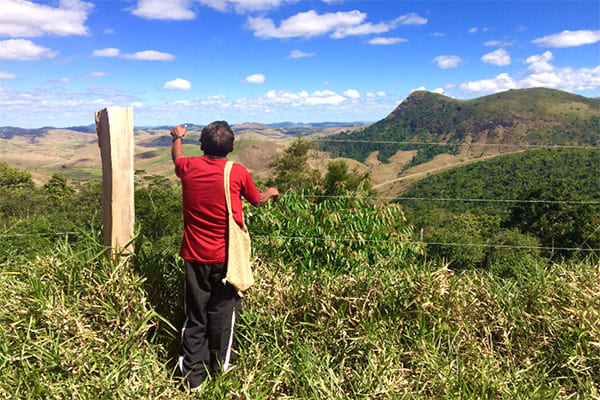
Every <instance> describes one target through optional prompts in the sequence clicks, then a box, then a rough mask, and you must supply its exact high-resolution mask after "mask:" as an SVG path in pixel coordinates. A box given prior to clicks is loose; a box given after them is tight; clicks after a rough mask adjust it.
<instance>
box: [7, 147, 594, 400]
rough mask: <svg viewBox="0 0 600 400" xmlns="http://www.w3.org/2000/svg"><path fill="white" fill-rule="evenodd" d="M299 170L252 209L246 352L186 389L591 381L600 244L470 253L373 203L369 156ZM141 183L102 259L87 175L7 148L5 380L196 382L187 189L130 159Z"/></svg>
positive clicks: (514, 386) (347, 391)
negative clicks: (187, 267)
mask: <svg viewBox="0 0 600 400" xmlns="http://www.w3.org/2000/svg"><path fill="white" fill-rule="evenodd" d="M298 147H301V150H302V149H303V151H304V153H303V151H290V152H288V153H286V154H284V156H283V158H287V159H283V158H282V159H280V160H277V161H276V162H275V165H283V164H287V163H289V164H290V165H295V166H296V167H297V168H296V170H295V171H304V172H305V173H306V176H308V177H311V176H313V175H314V174H315V173H314V171H310V170H307V169H304V168H305V163H304V161H303V160H305V159H304V155H305V154H306V153H305V152H306V151H308V149H309V147H310V146H305V144H304V143H303V142H302V141H301V140H300V139H299V140H298V142H297V143H296V147H295V150H298ZM285 173H286V172H285V171H284V170H283V169H282V170H281V171H280V173H279V174H278V175H276V177H275V179H282V180H281V181H280V182H279V183H286V182H285V181H284V180H283V177H284V174H285ZM315 176H316V175H315ZM291 178H294V176H291V177H290V179H291ZM286 179H287V178H286ZM307 183H310V186H308V185H307ZM296 184H297V185H299V187H296V188H295V189H296V190H290V191H288V192H287V193H286V194H285V195H284V196H283V197H282V198H281V199H280V200H279V202H278V203H275V204H273V203H269V204H268V205H266V206H265V207H263V208H260V209H250V208H248V209H247V210H246V216H247V217H246V222H247V223H248V225H249V227H250V231H251V233H252V236H253V248H254V256H255V257H256V260H255V263H254V266H255V275H256V278H257V283H256V285H255V286H254V287H253V288H251V289H250V291H249V292H248V293H247V295H246V296H245V298H244V304H245V310H244V312H243V314H242V320H241V322H240V331H239V334H240V335H239V338H240V351H241V357H240V358H239V361H238V362H237V364H236V365H235V367H234V369H233V370H232V371H231V372H230V373H228V374H226V375H223V376H217V377H215V378H214V379H213V380H212V381H209V382H208V384H207V385H206V386H205V388H204V390H203V392H202V393H201V394H198V395H197V397H196V398H210V399H281V398H289V399H340V400H341V399H424V398H425V399H438V398H471V399H492V398H494V399H511V400H512V399H531V398H539V399H546V398H556V399H573V398H580V399H588V398H589V399H592V398H596V397H598V396H599V395H600V393H599V391H598V385H599V384H600V378H599V375H598V371H599V370H600V347H599V346H598V343H600V297H599V293H598V287H599V285H600V269H598V266H597V260H595V259H594V258H592V257H590V258H587V259H586V258H579V259H576V258H571V259H569V260H563V261H560V262H548V260H547V259H545V258H542V257H541V255H540V254H537V253H535V252H534V253H531V252H529V251H527V249H526V248H509V249H506V248H501V247H497V248H495V249H494V250H493V251H490V250H489V248H487V247H486V248H485V249H486V251H485V254H483V255H482V254H480V253H477V252H473V254H470V257H471V258H463V260H464V262H460V263H459V262H458V261H457V260H460V258H459V257H463V256H464V254H455V255H452V254H446V255H441V256H440V257H438V256H437V255H435V254H431V253H430V252H431V251H432V250H433V248H432V247H427V246H424V245H423V244H421V240H420V237H419V236H420V235H421V233H420V232H419V230H415V229H414V227H413V224H414V222H412V220H411V216H410V215H409V214H407V215H408V218H407V217H405V214H404V212H403V208H402V207H400V205H398V204H383V205H375V204H372V203H371V202H370V201H369V197H368V196H369V195H370V192H369V179H368V176H361V175H359V174H356V173H353V172H349V171H348V170H347V167H346V168H345V167H344V166H342V165H341V164H337V163H332V164H330V166H329V168H328V172H327V174H326V175H325V176H323V177H320V176H319V177H317V179H316V180H314V181H305V182H304V184H303V183H302V181H301V180H298V181H297V183H296ZM289 187H292V186H291V185H290V186H289ZM559 189H560V188H559ZM551 193H554V192H552V191H551ZM559 193H562V192H561V191H560V190H559ZM135 196H136V219H137V229H136V238H135V248H136V254H135V255H134V256H131V257H130V258H128V259H126V260H123V261H121V262H111V261H110V260H108V259H107V258H106V257H105V249H104V247H103V246H102V245H101V244H100V240H101V239H100V236H101V235H100V223H101V221H100V220H101V218H100V214H99V210H100V204H99V202H100V197H101V196H100V186H99V184H98V183H97V182H96V183H94V182H89V183H86V184H71V185H69V184H68V183H67V182H66V180H65V179H64V177H63V176H61V175H60V174H56V175H55V176H53V178H52V180H51V182H48V184H47V185H45V186H44V187H37V186H35V185H34V184H33V182H32V180H31V176H30V175H29V174H28V173H26V172H22V171H19V170H16V169H13V168H10V167H8V166H7V165H6V164H0V212H1V214H0V227H1V228H2V230H1V232H2V234H0V249H2V254H1V255H0V304H2V305H3V307H0V398H15V399H39V398H80V399H90V398H93V399H149V398H152V399H155V398H166V399H187V398H193V395H191V394H188V393H186V392H185V391H183V390H181V389H179V387H178V386H179V382H180V379H179V378H178V377H177V375H176V373H175V371H176V366H175V359H176V355H177V349H178V329H179V328H180V327H181V322H182V309H181V304H182V303H181V295H182V292H183V289H182V287H181V278H182V276H181V275H182V271H181V264H182V261H181V260H180V259H179V258H178V257H177V256H176V254H177V251H178V246H179V240H180V237H181V230H182V225H181V224H182V223H181V209H180V207H181V206H180V202H181V194H180V189H179V187H178V186H177V185H176V184H174V183H173V182H172V181H170V180H168V179H166V178H165V177H161V176H155V175H147V174H146V173H144V172H143V171H139V172H138V174H137V178H136V191H135ZM514 213H515V214H514V215H515V218H517V216H518V215H519V214H518V213H517V211H516V210H515V212H514ZM430 217H431V218H432V219H433V218H434V217H433V216H430ZM454 217H455V216H453V215H447V218H448V219H452V218H454ZM449 227H450V225H448V226H447V228H449ZM453 227H454V229H446V228H445V227H441V228H440V230H439V232H440V236H441V237H442V238H443V236H444V235H446V236H447V235H451V234H454V233H456V232H458V233H462V234H464V235H471V236H473V235H474V232H477V233H478V234H479V235H480V236H479V237H474V239H475V241H476V243H484V244H489V242H488V240H489V239H490V238H492V237H493V238H494V239H498V238H501V240H502V243H509V244H513V243H519V244H522V243H528V244H529V245H533V246H536V245H537V243H538V239H537V238H534V237H533V236H529V235H526V234H524V233H520V232H518V231H516V230H515V229H514V228H513V229H508V228H506V227H504V226H501V219H500V217H499V216H490V215H486V214H480V215H475V214H471V215H470V217H469V218H460V219H458V220H455V222H454V225H453ZM444 229H446V230H444ZM71 231H72V232H74V233H68V234H67V233H65V232H71ZM57 232H62V233H64V234H60V235H54V234H55V233H57ZM24 235H27V236H24ZM457 240H463V238H459V239H457ZM493 243H499V242H498V241H494V242H493ZM473 248H475V249H476V248H477V247H473ZM467 256H469V254H467ZM450 261H454V262H453V263H450Z"/></svg>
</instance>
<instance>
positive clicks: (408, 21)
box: [396, 13, 427, 25]
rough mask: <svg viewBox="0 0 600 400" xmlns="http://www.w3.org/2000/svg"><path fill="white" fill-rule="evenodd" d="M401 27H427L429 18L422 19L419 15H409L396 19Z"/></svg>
mask: <svg viewBox="0 0 600 400" xmlns="http://www.w3.org/2000/svg"><path fill="white" fill-rule="evenodd" d="M396 22H398V23H399V24H400V25H425V24H426V23H427V18H423V17H420V16H419V15H418V14H415V13H409V14H406V15H403V16H401V17H399V18H398V19H396Z"/></svg>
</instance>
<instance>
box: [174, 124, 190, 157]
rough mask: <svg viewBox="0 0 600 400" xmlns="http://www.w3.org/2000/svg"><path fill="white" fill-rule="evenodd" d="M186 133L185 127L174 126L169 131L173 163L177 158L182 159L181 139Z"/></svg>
mask: <svg viewBox="0 0 600 400" xmlns="http://www.w3.org/2000/svg"><path fill="white" fill-rule="evenodd" d="M186 131H187V125H182V126H175V127H173V129H171V137H172V138H173V146H171V159H172V160H173V162H175V160H177V159H178V158H179V157H183V137H184V136H185V133H186Z"/></svg>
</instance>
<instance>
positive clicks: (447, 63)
mask: <svg viewBox="0 0 600 400" xmlns="http://www.w3.org/2000/svg"><path fill="white" fill-rule="evenodd" d="M433 61H435V62H436V63H437V65H438V67H440V68H442V69H450V68H456V67H458V66H459V65H460V64H461V63H462V62H463V61H462V59H461V58H460V57H459V56H438V57H436V58H434V59H433Z"/></svg>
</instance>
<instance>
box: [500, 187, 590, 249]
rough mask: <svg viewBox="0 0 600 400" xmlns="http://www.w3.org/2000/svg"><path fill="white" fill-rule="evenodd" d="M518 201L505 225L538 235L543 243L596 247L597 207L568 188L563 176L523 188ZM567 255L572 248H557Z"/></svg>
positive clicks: (566, 246) (511, 209) (572, 246)
mask: <svg viewBox="0 0 600 400" xmlns="http://www.w3.org/2000/svg"><path fill="white" fill-rule="evenodd" d="M518 198H519V199H520V200H525V201H526V202H523V203H517V204H515V205H514V206H513V207H511V208H510V210H509V217H508V225H510V226H515V227H518V228H519V229H520V230H521V232H523V233H530V234H532V235H535V236H537V237H538V238H539V239H540V241H541V243H542V245H543V246H545V247H549V248H551V249H552V250H551V252H552V253H554V251H553V249H554V248H556V247H559V248H580V247H583V248H585V247H592V248H597V247H598V246H599V245H600V234H599V232H598V223H599V222H598V221H600V218H598V216H599V215H598V214H599V213H598V209H597V207H595V206H594V205H593V204H590V203H586V202H585V200H586V199H585V198H583V196H580V195H578V194H577V193H574V192H570V191H568V189H567V184H566V182H565V181H564V180H563V179H554V178H551V179H549V180H548V181H547V182H546V183H544V184H541V185H537V186H534V187H533V188H530V189H527V190H525V191H523V192H522V193H521V194H520V195H519V196H518ZM557 253H558V254H561V255H564V256H568V255H569V254H571V253H572V252H571V251H557Z"/></svg>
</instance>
